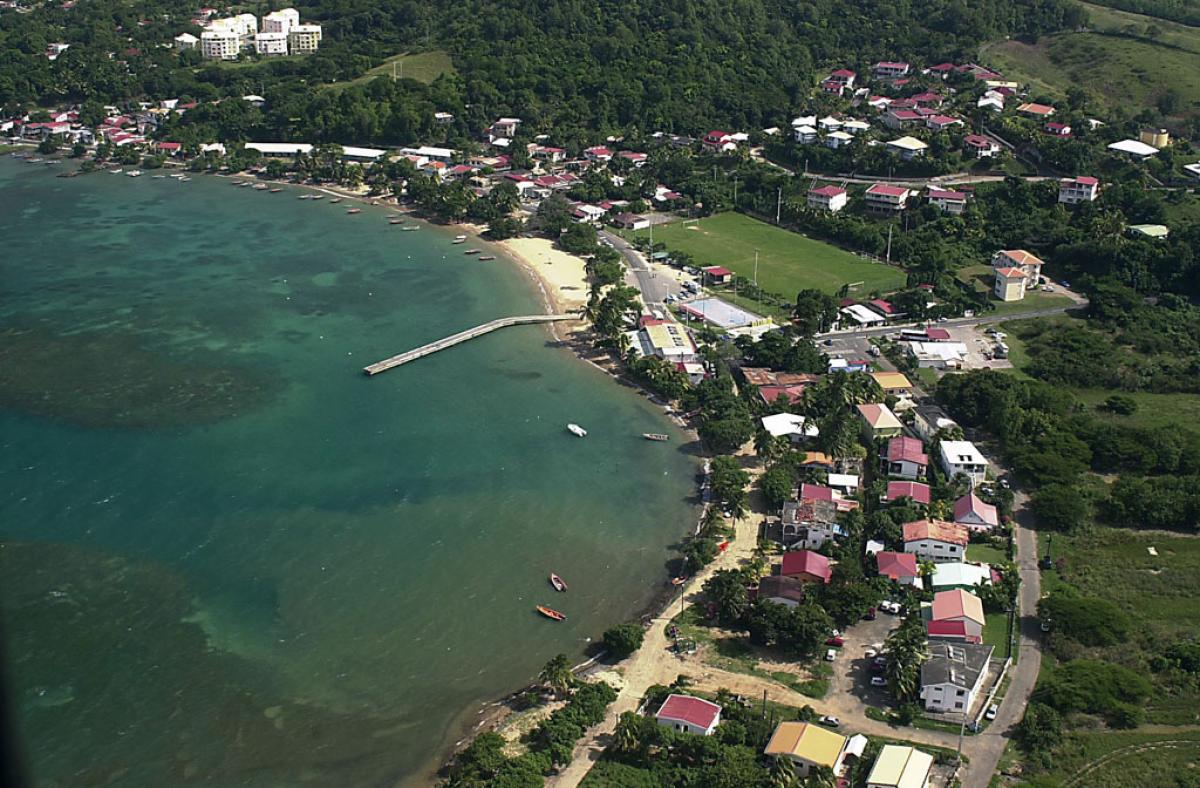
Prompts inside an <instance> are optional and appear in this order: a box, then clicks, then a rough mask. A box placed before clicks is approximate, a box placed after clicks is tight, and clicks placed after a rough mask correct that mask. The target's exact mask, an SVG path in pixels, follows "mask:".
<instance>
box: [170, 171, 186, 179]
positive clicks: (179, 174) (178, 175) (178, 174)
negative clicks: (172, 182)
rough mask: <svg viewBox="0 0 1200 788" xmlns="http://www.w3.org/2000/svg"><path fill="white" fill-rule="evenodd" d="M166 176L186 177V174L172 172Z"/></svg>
mask: <svg viewBox="0 0 1200 788" xmlns="http://www.w3.org/2000/svg"><path fill="white" fill-rule="evenodd" d="M167 177H168V178H186V177H187V176H186V175H184V174H183V173H182V172H173V173H171V174H170V175H168V176H167Z"/></svg>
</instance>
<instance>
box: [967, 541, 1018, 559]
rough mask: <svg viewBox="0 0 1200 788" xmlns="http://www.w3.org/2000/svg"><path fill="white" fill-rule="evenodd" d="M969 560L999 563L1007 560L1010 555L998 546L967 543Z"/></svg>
mask: <svg viewBox="0 0 1200 788" xmlns="http://www.w3.org/2000/svg"><path fill="white" fill-rule="evenodd" d="M967 560H968V561H978V562H979V563H982V564H999V563H1001V562H1004V561H1007V560H1008V556H1006V555H1005V554H1004V551H1003V550H1001V549H1000V548H998V547H992V546H991V545H987V544H969V545H967Z"/></svg>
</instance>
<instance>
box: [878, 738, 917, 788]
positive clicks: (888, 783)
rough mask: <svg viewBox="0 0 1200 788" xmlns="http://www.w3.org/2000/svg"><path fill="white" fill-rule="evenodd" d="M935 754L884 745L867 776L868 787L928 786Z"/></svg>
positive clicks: (904, 787) (909, 787)
mask: <svg viewBox="0 0 1200 788" xmlns="http://www.w3.org/2000/svg"><path fill="white" fill-rule="evenodd" d="M932 769H933V756H932V755H930V754H929V753H925V752H921V751H920V750H917V749H914V748H912V747H901V746H900V745H897V744H887V745H884V747H883V749H882V750H880V751H879V757H878V758H877V759H876V760H875V765H874V766H873V767H872V768H871V773H870V774H869V775H868V776H867V788H927V786H928V785H929V772H930V771H931V770H932Z"/></svg>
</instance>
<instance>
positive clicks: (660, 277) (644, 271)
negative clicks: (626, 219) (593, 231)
mask: <svg viewBox="0 0 1200 788" xmlns="http://www.w3.org/2000/svg"><path fill="white" fill-rule="evenodd" d="M600 237H601V238H603V239H605V240H607V241H609V242H610V243H611V244H612V245H613V248H614V249H616V250H617V251H618V252H620V253H621V256H622V257H624V258H625V262H626V263H628V265H629V271H630V273H632V274H633V277H634V281H633V282H630V284H633V285H635V286H636V287H637V289H638V290H641V291H642V301H643V302H645V304H646V305H647V306H649V305H651V304H661V303H662V302H663V299H665V298H666V297H667V296H669V295H678V294H679V293H680V292H682V291H683V286H682V285H681V284H680V283H679V281H678V280H677V279H676V278H675V277H676V274H677V271H675V269H673V268H671V267H669V266H665V265H655V264H653V263H651V262H649V261H648V260H646V258H645V257H643V256H642V254H641V252H639V251H637V250H636V249H634V248H633V247H632V246H631V245H630V244H629V243H628V242H626V240H625V239H624V238H622V237H621V236H619V235H616V234H614V233H610V232H605V231H601V232H600Z"/></svg>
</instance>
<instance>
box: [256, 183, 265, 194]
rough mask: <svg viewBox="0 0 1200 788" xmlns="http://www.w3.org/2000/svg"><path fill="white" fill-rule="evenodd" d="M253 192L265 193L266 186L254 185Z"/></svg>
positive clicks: (262, 184) (261, 184)
mask: <svg viewBox="0 0 1200 788" xmlns="http://www.w3.org/2000/svg"><path fill="white" fill-rule="evenodd" d="M254 190H255V191H259V192H265V191H266V190H267V184H265V183H256V184H254Z"/></svg>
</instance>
